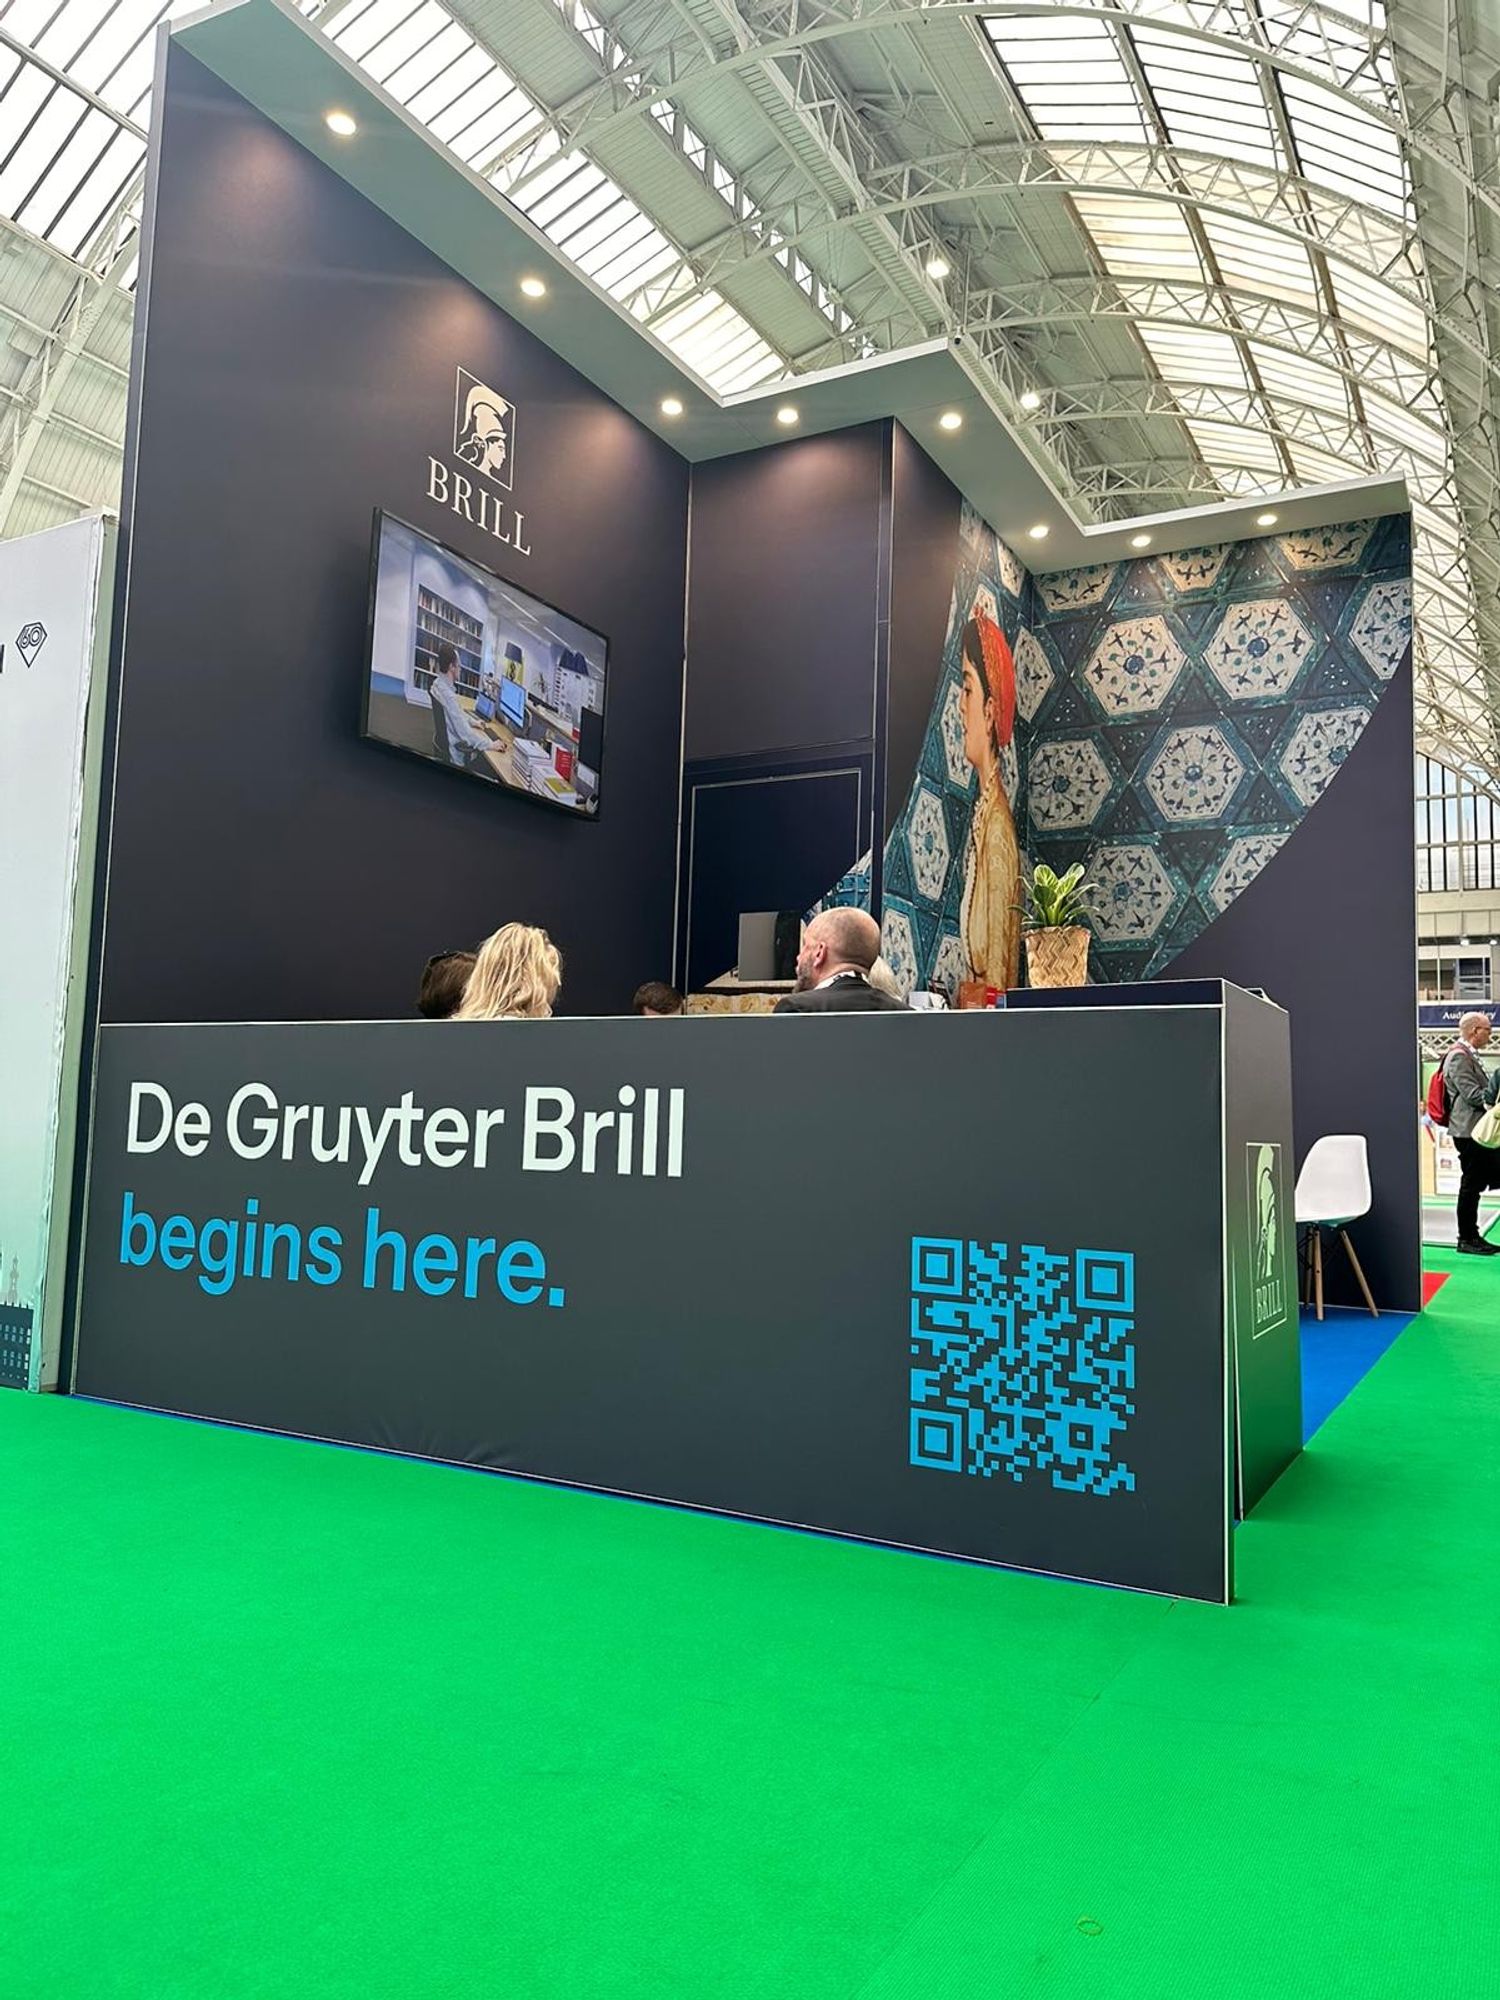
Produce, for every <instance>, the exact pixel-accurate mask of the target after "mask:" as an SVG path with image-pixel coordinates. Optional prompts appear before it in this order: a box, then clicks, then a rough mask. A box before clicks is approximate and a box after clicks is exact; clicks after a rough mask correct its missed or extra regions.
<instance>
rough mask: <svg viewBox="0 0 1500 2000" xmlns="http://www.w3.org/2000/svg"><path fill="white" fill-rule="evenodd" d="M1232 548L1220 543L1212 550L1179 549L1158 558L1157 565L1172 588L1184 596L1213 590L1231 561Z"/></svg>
mask: <svg viewBox="0 0 1500 2000" xmlns="http://www.w3.org/2000/svg"><path fill="white" fill-rule="evenodd" d="M1231 546H1232V544H1231V543H1229V542H1220V543H1219V545H1218V546H1217V548H1212V549H1178V550H1176V551H1175V553H1174V554H1172V555H1169V556H1158V557H1157V558H1156V565H1157V568H1158V569H1159V570H1160V571H1161V573H1162V575H1163V576H1164V577H1165V578H1166V579H1167V582H1168V583H1170V584H1171V586H1172V588H1173V589H1174V590H1179V591H1181V592H1182V593H1183V594H1184V595H1187V594H1188V593H1190V592H1192V591H1195V590H1212V589H1213V587H1214V585H1215V584H1216V583H1217V582H1218V580H1219V572H1220V571H1221V570H1222V569H1223V567H1224V565H1225V563H1226V562H1227V561H1228V560H1229V551H1230V548H1231Z"/></svg>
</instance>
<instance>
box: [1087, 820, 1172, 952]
mask: <svg viewBox="0 0 1500 2000" xmlns="http://www.w3.org/2000/svg"><path fill="white" fill-rule="evenodd" d="M1088 874H1089V881H1090V882H1091V883H1092V884H1093V893H1092V896H1091V897H1090V908H1091V909H1092V911H1093V913H1094V914H1093V921H1094V935H1095V936H1096V937H1097V938H1098V939H1099V941H1100V943H1101V944H1144V943H1145V942H1146V941H1147V940H1148V939H1150V938H1154V937H1155V936H1156V934H1157V932H1158V931H1159V930H1160V929H1161V928H1162V926H1163V924H1165V923H1166V921H1167V920H1168V918H1169V917H1170V916H1171V915H1172V913H1173V911H1174V910H1175V908H1176V907H1177V902H1178V890H1177V886H1176V884H1175V883H1174V882H1173V880H1172V878H1171V876H1170V875H1169V874H1168V873H1167V871H1166V869H1165V868H1163V867H1162V865H1161V862H1160V861H1159V860H1158V859H1157V856H1156V853H1155V850H1154V849H1153V848H1150V847H1147V846H1146V845H1145V844H1144V843H1143V842H1140V841H1122V842H1121V843H1120V844H1119V845H1118V846H1114V847H1098V848H1095V850H1094V854H1093V858H1092V859H1091V860H1090V862H1089V869H1088Z"/></svg>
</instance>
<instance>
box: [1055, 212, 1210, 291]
mask: <svg viewBox="0 0 1500 2000" xmlns="http://www.w3.org/2000/svg"><path fill="white" fill-rule="evenodd" d="M1073 205H1074V207H1075V208H1076V209H1077V211H1078V215H1079V217H1080V219H1081V220H1082V222H1083V224H1084V226H1085V227H1086V228H1087V230H1088V232H1089V235H1090V236H1091V237H1092V238H1093V239H1094V247H1095V248H1096V249H1097V250H1098V252H1099V255H1100V257H1101V258H1102V259H1103V261H1104V265H1105V268H1106V269H1107V270H1108V271H1110V272H1111V273H1112V274H1113V275H1114V276H1115V277H1117V278H1165V279H1167V280H1169V281H1170V280H1173V279H1176V280H1179V281H1181V282H1185V283H1187V284H1192V285H1198V284H1202V282H1203V265H1202V262H1201V260H1200V258H1199V256H1198V249H1197V245H1196V244H1195V243H1194V241H1193V234H1192V231H1191V230H1190V229H1189V228H1188V225H1187V219H1186V217H1185V216H1184V215H1183V212H1182V210H1181V209H1180V208H1179V207H1178V205H1177V203H1176V202H1174V201H1143V200H1138V199H1137V198H1136V197H1135V196H1133V195H1107V194H1100V195H1096V194H1087V195H1075V196H1074V197H1073Z"/></svg>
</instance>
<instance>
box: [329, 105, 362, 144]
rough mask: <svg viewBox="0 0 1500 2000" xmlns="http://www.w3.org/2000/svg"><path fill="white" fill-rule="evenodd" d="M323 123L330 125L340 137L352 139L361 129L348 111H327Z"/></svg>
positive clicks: (330, 129)
mask: <svg viewBox="0 0 1500 2000" xmlns="http://www.w3.org/2000/svg"><path fill="white" fill-rule="evenodd" d="M323 123H324V124H325V125H326V126H327V127H328V129H329V131H330V132H332V133H333V134H334V135H335V136H336V137H337V138H340V139H352V138H353V137H354V135H355V133H356V132H357V131H358V130H359V127H358V125H357V124H356V123H355V122H354V120H353V119H352V118H351V117H350V116H349V114H348V112H347V111H328V112H325V113H324V116H323Z"/></svg>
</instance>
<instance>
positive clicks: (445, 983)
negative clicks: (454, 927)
mask: <svg viewBox="0 0 1500 2000" xmlns="http://www.w3.org/2000/svg"><path fill="white" fill-rule="evenodd" d="M473 970H474V954H473V952H472V951H436V952H434V953H433V955H432V957H431V958H429V959H428V961H427V963H426V965H425V966H423V968H422V984H421V986H420V987H419V988H418V990H417V1012H418V1013H419V1014H421V1015H422V1016H423V1017H424V1019H426V1020H429V1021H447V1020H449V1019H451V1017H452V1016H453V1015H454V1014H455V1013H456V1012H457V1011H458V1008H459V1005H460V1003H461V1002H462V1000H463V997H464V988H465V987H466V986H467V985H468V983H469V974H470V973H471V972H472V971H473Z"/></svg>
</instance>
